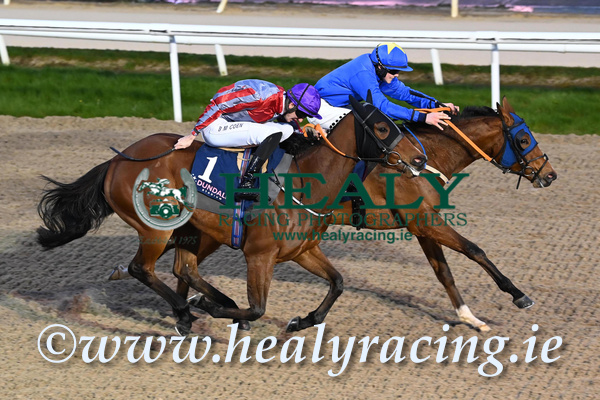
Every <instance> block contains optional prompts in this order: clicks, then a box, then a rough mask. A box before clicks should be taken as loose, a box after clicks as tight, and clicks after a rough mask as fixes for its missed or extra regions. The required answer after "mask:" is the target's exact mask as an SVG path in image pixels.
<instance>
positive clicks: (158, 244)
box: [128, 231, 193, 335]
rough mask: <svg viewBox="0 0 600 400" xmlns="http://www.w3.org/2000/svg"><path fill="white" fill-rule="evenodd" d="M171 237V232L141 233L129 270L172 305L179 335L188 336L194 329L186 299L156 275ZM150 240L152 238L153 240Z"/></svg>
mask: <svg viewBox="0 0 600 400" xmlns="http://www.w3.org/2000/svg"><path fill="white" fill-rule="evenodd" d="M170 236H171V232H170V231H160V232H158V231H152V232H149V234H143V233H140V239H141V241H140V242H141V243H140V247H139V248H138V251H137V254H136V255H135V257H134V258H133V260H132V261H131V263H130V264H129V267H128V270H129V273H130V274H131V276H133V277H134V278H136V279H138V280H139V281H140V282H142V283H143V284H144V285H146V286H148V287H149V288H151V289H152V290H154V291H155V292H156V293H158V295H159V296H161V297H162V298H163V299H165V300H166V301H167V302H168V303H169V305H171V308H172V309H173V313H174V314H175V318H177V324H176V325H175V329H176V330H177V333H179V334H180V335H187V334H188V333H189V332H190V329H191V327H192V321H193V316H192V314H191V313H190V308H189V306H188V304H187V302H186V301H185V298H183V297H181V296H179V295H178V294H177V293H175V292H174V291H173V290H172V289H171V288H170V287H169V286H167V285H166V284H165V283H164V282H163V281H161V280H160V279H158V277H157V276H156V274H155V273H154V267H155V264H156V260H158V257H160V255H161V254H162V252H163V250H164V247H165V246H166V243H167V240H168V239H169V237H170ZM148 238H152V240H149V239H148ZM145 239H146V240H145ZM150 243H152V244H150Z"/></svg>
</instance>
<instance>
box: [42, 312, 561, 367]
mask: <svg viewBox="0 0 600 400" xmlns="http://www.w3.org/2000/svg"><path fill="white" fill-rule="evenodd" d="M228 327H229V329H230V336H229V342H228V344H227V351H226V352H224V353H225V354H222V355H220V354H216V353H214V354H212V357H211V348H212V339H211V338H210V337H209V336H205V337H203V338H201V337H198V336H192V337H187V338H186V337H183V336H170V337H164V336H148V337H144V338H142V337H140V336H126V337H125V338H121V337H119V336H112V337H109V336H102V337H95V336H79V340H77V336H76V335H75V333H74V332H73V331H72V330H71V329H70V328H68V327H67V326H65V325H60V324H53V325H49V326H47V327H46V328H45V329H44V330H43V331H42V332H41V333H40V335H39V336H38V350H39V352H40V354H41V355H42V357H44V358H45V359H46V360H47V361H49V362H51V363H57V364H58V363H63V362H66V361H68V360H69V359H71V358H72V356H73V355H74V354H75V353H76V351H77V352H78V357H77V358H78V359H81V361H83V362H84V363H87V364H90V363H109V362H111V361H113V360H117V359H119V358H126V359H127V361H129V362H130V363H133V364H135V363H148V364H150V363H154V362H156V361H158V360H159V359H160V358H162V357H166V358H167V359H170V360H173V362H175V363H178V364H179V363H183V362H187V363H192V364H195V363H199V362H212V363H220V362H223V363H232V362H236V363H237V362H239V363H246V362H257V363H260V364H264V363H269V362H280V363H282V364H285V363H300V362H303V361H305V360H308V361H312V363H313V364H314V363H320V362H330V363H332V364H333V366H332V368H331V369H329V371H328V375H329V376H331V377H337V376H340V375H341V374H342V373H343V372H344V371H345V370H346V367H347V366H348V363H349V362H350V360H351V359H353V358H355V357H360V358H359V360H358V361H359V363H365V362H366V361H367V358H368V357H369V356H371V358H372V359H375V360H376V359H377V358H378V359H379V362H381V363H402V362H407V363H408V362H412V363H415V364H420V363H424V362H436V363H438V364H439V363H442V362H445V361H446V360H447V361H446V363H447V364H450V362H451V363H457V362H459V361H460V360H461V359H463V360H464V359H466V362H467V363H468V364H471V363H473V362H475V361H477V360H479V363H478V364H474V365H477V372H478V373H479V374H480V375H482V376H485V377H494V376H498V375H500V374H501V373H502V371H503V370H504V364H503V363H507V362H510V363H516V362H517V361H518V360H519V359H522V357H524V362H525V363H530V362H532V361H534V360H536V359H538V356H539V360H540V362H542V363H546V364H550V363H553V362H555V361H556V360H558V359H559V358H560V355H558V353H559V349H560V346H561V345H562V338H561V337H560V336H554V337H551V338H549V339H547V340H545V341H543V344H542V341H541V340H540V342H539V343H538V344H537V345H536V341H537V337H536V336H535V332H537V331H538V329H539V327H538V325H537V324H533V325H532V327H531V329H532V334H531V336H530V337H529V338H527V339H526V340H525V341H523V342H522V343H523V344H522V345H520V344H519V347H520V348H521V350H522V351H521V353H525V354H524V355H523V354H520V355H519V354H512V355H510V356H507V355H505V354H502V352H503V350H505V347H506V345H507V343H508V342H509V341H510V338H508V337H503V336H492V337H489V338H487V339H485V340H484V339H480V338H478V337H477V336H472V337H470V338H468V339H466V340H465V338H464V337H463V336H459V337H457V338H456V339H454V340H453V341H451V342H449V341H448V338H447V337H446V336H444V335H440V336H439V337H438V338H437V339H435V340H434V338H433V337H431V336H423V337H421V338H418V339H416V340H414V341H413V342H412V343H410V342H409V341H407V340H406V338H405V337H402V336H392V337H390V338H387V339H383V338H380V337H379V336H373V337H370V336H365V337H363V338H361V339H360V340H357V338H356V337H355V336H352V337H349V338H347V339H345V340H344V339H342V338H340V337H338V336H333V337H332V338H331V339H329V340H328V341H327V342H325V343H323V341H324V336H325V323H322V324H319V325H316V326H315V328H316V329H315V330H313V332H309V333H307V336H309V338H310V336H312V335H315V336H314V344H310V345H307V344H305V339H306V336H293V337H291V338H289V339H287V340H285V341H284V342H283V344H282V345H281V347H280V349H276V347H277V344H278V339H277V338H276V337H275V336H268V337H266V338H264V339H262V340H261V341H260V342H258V344H257V345H256V346H255V348H251V340H250V336H245V337H242V338H238V337H237V336H238V335H237V333H238V324H232V325H228ZM449 329H450V327H449V325H448V324H444V325H443V326H442V330H443V331H444V332H448V330H449ZM311 339H312V338H311ZM480 340H482V341H483V345H482V346H481V347H479V346H478V342H479V341H480ZM184 343H185V345H184ZM252 347H254V346H252ZM327 349H329V350H330V352H329V353H330V354H331V358H330V359H329V358H327V359H326V357H325V356H324V355H323V354H324V351H323V350H327ZM481 350H483V353H484V354H481ZM123 353H125V354H123ZM477 353H479V355H477ZM550 353H553V354H550ZM355 360H356V359H355ZM522 361H523V360H522ZM71 362H75V361H74V360H73V361H71Z"/></svg>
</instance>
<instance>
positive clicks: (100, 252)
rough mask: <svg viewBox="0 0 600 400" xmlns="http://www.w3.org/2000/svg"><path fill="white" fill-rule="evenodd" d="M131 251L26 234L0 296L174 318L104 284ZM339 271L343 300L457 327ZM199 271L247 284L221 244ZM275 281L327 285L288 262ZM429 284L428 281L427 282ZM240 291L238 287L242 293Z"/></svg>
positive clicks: (139, 293)
mask: <svg viewBox="0 0 600 400" xmlns="http://www.w3.org/2000/svg"><path fill="white" fill-rule="evenodd" d="M136 247H137V238H136V237H135V236H133V235H127V236H100V235H90V236H86V237H84V238H82V239H80V240H78V241H75V242H71V243H68V244H66V245H64V246H62V247H60V248H57V249H53V250H49V251H44V250H43V249H42V247H41V246H39V245H38V244H37V243H36V241H35V238H34V236H33V235H30V236H27V237H25V238H24V239H22V240H21V241H20V242H18V243H17V244H16V246H15V247H12V248H10V249H7V250H4V251H2V252H1V253H0V270H2V271H3V274H2V276H1V277H0V293H10V294H11V295H14V296H16V297H21V298H25V299H27V300H33V301H35V302H38V303H40V304H43V305H45V306H49V307H50V308H52V309H56V310H57V311H58V312H70V311H79V312H82V311H83V312H91V313H103V312H106V310H108V311H109V312H110V313H112V314H115V315H117V316H121V317H124V318H131V319H133V320H136V321H144V322H150V323H159V324H164V318H165V317H170V316H172V314H171V310H170V309H169V308H168V307H165V303H164V300H163V299H162V298H160V297H159V296H157V295H156V294H155V293H154V292H153V291H152V290H150V289H148V288H147V287H145V286H144V285H143V284H142V283H140V282H138V281H137V280H135V279H126V280H119V281H109V280H108V279H107V278H108V275H109V273H110V271H111V269H112V268H113V267H114V266H116V265H119V264H121V265H127V264H128V263H129V261H130V260H131V259H132V258H133V256H134V255H135V251H136V250H135V249H136ZM326 252H327V251H326ZM399 253H400V252H399ZM173 256H174V253H173V251H172V250H171V251H169V252H167V253H166V254H165V255H163V256H162V257H161V258H160V259H159V260H158V262H157V263H156V272H157V274H158V275H159V276H160V278H161V279H162V280H163V281H164V282H165V283H166V284H167V285H169V286H170V287H172V288H174V287H175V286H176V278H175V277H174V276H173V275H172V273H171V269H172V265H173ZM342 257H343V256H342ZM403 257H406V256H403V255H401V254H395V255H394V262H396V263H398V264H399V265H401V264H402V263H403V262H413V263H414V262H415V260H410V259H404V258H403ZM342 261H343V260H342ZM333 262H334V264H336V266H337V264H338V263H337V262H336V261H335V260H334V261H333ZM341 264H343V262H340V265H341ZM339 269H340V272H341V273H342V275H344V276H345V278H346V280H347V282H349V283H350V284H346V285H345V292H346V294H347V295H348V294H349V295H359V296H364V295H370V296H374V297H375V298H377V299H379V300H381V301H383V302H387V303H390V305H391V306H397V307H403V308H404V307H406V308H409V309H410V310H411V311H412V312H416V313H417V314H422V315H424V316H429V317H431V318H432V319H434V320H439V321H444V322H448V323H451V324H454V323H456V321H453V320H452V319H449V318H448V317H449V316H447V315H446V314H445V312H444V311H442V310H440V309H439V307H436V306H435V305H433V304H432V303H431V302H430V301H428V300H427V299H425V298H419V297H416V296H414V295H412V294H410V293H408V292H405V291H403V290H402V289H401V288H400V289H397V290H394V291H393V292H391V291H387V290H384V289H381V288H380V287H377V284H376V283H373V282H366V281H364V280H363V279H362V278H361V277H360V276H352V274H351V273H350V272H349V271H345V270H344V268H343V267H342V266H340V268H339ZM199 271H200V274H201V275H202V276H204V277H207V279H208V280H209V281H210V280H211V277H226V278H229V279H235V280H240V281H241V282H245V281H246V264H245V261H244V257H243V254H242V252H241V251H235V250H232V249H230V248H228V247H226V246H222V247H221V248H220V249H219V250H217V251H216V252H215V253H213V254H212V255H210V256H209V257H207V259H205V260H204V262H203V263H202V264H201V265H200V267H199ZM273 279H275V280H276V281H280V282H290V283H299V284H308V285H320V286H322V287H323V290H327V283H326V282H325V281H323V280H322V279H320V278H318V277H316V276H315V275H312V274H310V273H309V272H307V271H305V270H303V269H302V268H300V267H299V266H298V265H296V264H295V263H292V262H287V263H282V264H279V265H277V266H276V267H275V271H274V275H273ZM434 284H435V283H434V282H433V281H432V285H434ZM244 287H245V286H241V288H242V289H243V288H244ZM227 294H229V295H234V297H235V298H240V299H241V298H243V296H244V294H243V292H240V293H227ZM82 296H83V297H84V298H85V299H86V301H85V302H84V303H87V305H85V306H83V308H84V309H81V307H82V305H81V303H82V302H81V298H82ZM292 296H293V295H292ZM241 304H244V302H242V303H241ZM242 307H243V305H242ZM196 311H197V310H196ZM165 327H166V325H165Z"/></svg>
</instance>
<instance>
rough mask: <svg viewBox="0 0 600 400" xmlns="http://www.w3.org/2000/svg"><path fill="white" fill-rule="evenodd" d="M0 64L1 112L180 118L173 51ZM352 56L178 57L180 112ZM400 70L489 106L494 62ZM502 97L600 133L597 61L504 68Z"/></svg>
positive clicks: (48, 56)
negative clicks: (235, 89)
mask: <svg viewBox="0 0 600 400" xmlns="http://www.w3.org/2000/svg"><path fill="white" fill-rule="evenodd" d="M9 54H10V56H11V61H12V65H11V66H8V67H6V66H1V67H0V114H5V115H14V116H31V117H44V116H48V115H73V116H80V117H84V118H89V117H104V116H118V117H123V116H136V117H143V118H149V117H154V118H158V119H164V120H169V119H172V118H173V106H172V95H171V77H170V73H169V57H168V54H167V53H159V52H127V51H98V50H62V49H30V48H9ZM344 61H345V60H319V59H317V60H308V59H303V58H269V57H236V56H228V57H227V64H228V68H229V71H230V75H229V76H226V77H221V76H219V74H218V70H217V66H216V60H215V57H214V56H213V55H192V54H180V55H179V63H180V70H181V101H182V105H183V119H184V120H186V121H191V120H195V119H196V118H197V117H198V115H199V114H200V113H201V112H202V111H203V110H204V107H205V106H206V104H207V102H208V101H209V99H210V98H211V97H212V96H213V95H214V93H215V92H216V91H217V89H219V88H220V87H222V86H225V85H228V84H230V83H232V82H234V81H236V80H239V79H244V78H260V79H266V80H269V81H271V82H274V83H276V84H278V85H281V86H283V87H290V86H291V85H293V84H295V83H298V82H309V83H315V82H316V81H317V80H318V79H319V78H320V77H321V76H323V75H324V74H326V73H327V72H329V71H331V70H332V69H334V68H335V67H337V66H338V65H341V64H342V63H343V62H344ZM411 65H412V66H413V68H414V69H415V71H414V72H412V73H408V74H406V75H403V76H402V79H403V80H404V82H405V83H406V84H407V85H409V86H411V87H412V88H414V89H417V90H420V91H422V92H424V93H427V94H429V95H432V96H434V97H436V98H438V99H440V100H441V101H449V102H453V103H455V104H458V105H460V106H462V107H464V106H467V105H485V106H490V105H491V104H490V97H491V95H490V84H489V67H478V66H453V65H444V66H443V70H444V79H445V81H446V82H447V83H446V84H445V85H444V86H436V85H435V84H433V83H432V81H433V79H432V76H431V75H432V74H431V65H429V64H411ZM501 74H502V76H501V80H502V81H503V82H507V83H505V84H503V86H502V95H505V96H507V98H508V99H509V101H510V102H511V104H512V105H513V106H514V108H515V110H516V111H517V113H518V114H519V115H521V116H522V117H523V118H525V119H526V121H527V123H528V124H529V126H530V127H531V128H532V129H533V130H534V131H535V132H545V133H558V134H562V133H576V134H585V133H594V134H600V127H598V124H596V120H597V115H599V112H600V105H599V104H600V68H558V67H513V66H503V67H502V68H501Z"/></svg>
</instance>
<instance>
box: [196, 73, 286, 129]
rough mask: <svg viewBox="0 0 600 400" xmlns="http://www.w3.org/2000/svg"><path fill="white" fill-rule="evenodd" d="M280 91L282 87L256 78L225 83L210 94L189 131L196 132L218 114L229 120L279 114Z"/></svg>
mask: <svg viewBox="0 0 600 400" xmlns="http://www.w3.org/2000/svg"><path fill="white" fill-rule="evenodd" d="M284 93H285V90H284V89H283V88H282V87H280V86H277V85H275V84H273V83H271V82H267V81H263V80H260V79H245V80H241V81H238V82H236V83H234V84H232V85H229V86H225V87H223V88H221V89H219V91H218V92H217V94H215V95H214V97H213V98H212V100H211V101H210V103H209V104H208V106H207V107H206V109H205V110H204V113H202V115H201V116H200V118H199V119H198V122H196V126H195V127H194V130H193V132H192V133H193V134H194V135H197V134H198V133H200V132H201V130H202V129H204V128H206V127H207V126H208V125H210V124H211V123H212V122H214V121H215V120H216V119H217V118H219V117H221V118H224V119H225V120H227V121H229V122H238V121H239V122H243V121H248V122H256V123H262V122H267V121H269V120H270V119H272V118H274V117H275V116H277V115H279V114H281V113H282V111H283V103H284V100H283V95H284Z"/></svg>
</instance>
